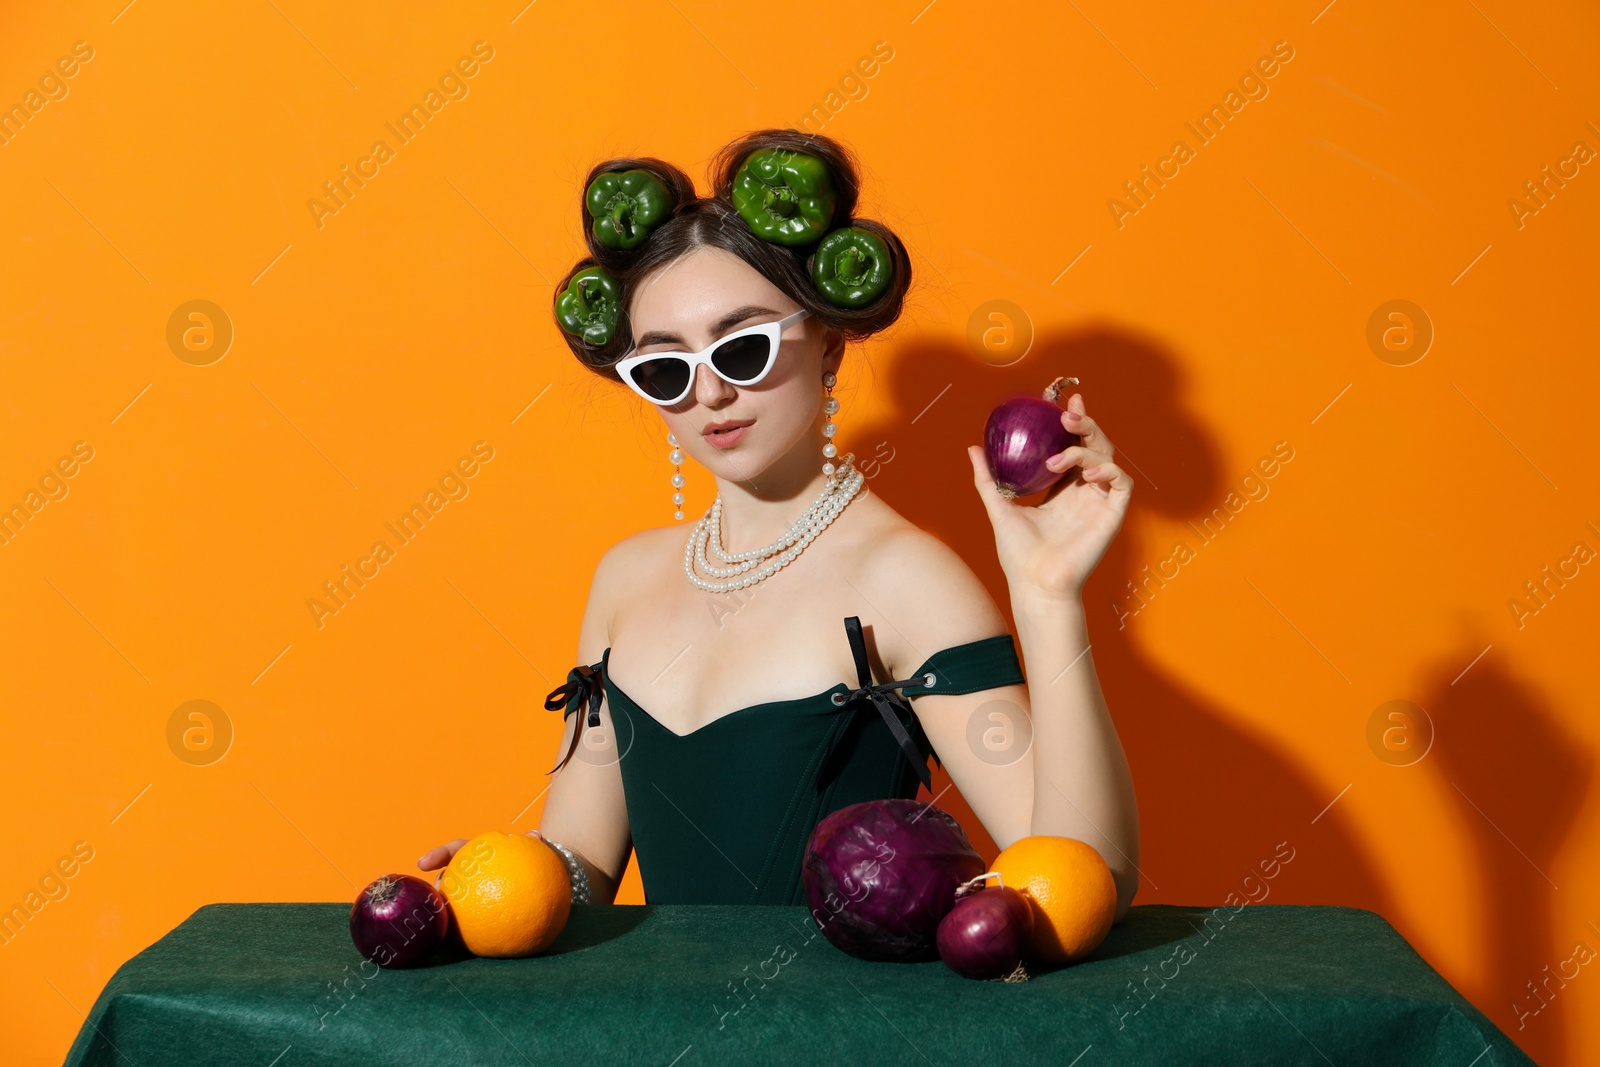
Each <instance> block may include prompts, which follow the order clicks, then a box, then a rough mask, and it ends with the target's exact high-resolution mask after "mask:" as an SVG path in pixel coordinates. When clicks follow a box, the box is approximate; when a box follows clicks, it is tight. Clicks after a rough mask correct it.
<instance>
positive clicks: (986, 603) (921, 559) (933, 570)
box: [857, 516, 1006, 671]
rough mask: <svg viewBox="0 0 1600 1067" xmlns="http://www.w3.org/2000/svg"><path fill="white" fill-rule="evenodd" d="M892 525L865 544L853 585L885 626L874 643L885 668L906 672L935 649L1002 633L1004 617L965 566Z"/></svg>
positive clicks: (951, 553)
mask: <svg viewBox="0 0 1600 1067" xmlns="http://www.w3.org/2000/svg"><path fill="white" fill-rule="evenodd" d="M895 518H896V520H897V521H894V522H889V523H885V524H883V525H882V528H881V529H879V530H878V531H877V532H876V534H875V536H874V537H873V538H871V541H870V545H869V546H868V547H867V548H866V550H865V551H864V552H863V554H862V557H861V567H860V575H861V576H860V578H858V579H857V581H858V582H859V583H860V584H861V589H862V592H863V593H864V594H865V595H866V596H868V597H870V598H871V603H872V604H873V605H875V606H876V607H877V608H878V609H879V610H880V611H881V612H883V613H884V615H885V620H884V621H885V622H887V623H889V624H890V625H889V626H887V627H885V628H883V630H882V631H881V632H880V633H879V636H878V642H879V653H880V655H882V656H884V658H885V659H886V661H887V665H888V666H890V667H891V668H892V669H895V670H897V671H900V670H912V669H915V668H916V667H917V666H919V665H920V664H921V663H922V662H923V661H924V660H925V659H927V657H928V656H930V655H932V654H933V653H934V652H936V651H938V650H940V649H944V648H949V647H951V646H953V645H960V644H965V643H967V642H969V641H977V640H980V639H982V638H985V637H992V636H994V635H995V634H999V633H1004V632H1006V621H1005V616H1004V615H1002V614H1001V612H1000V608H999V606H998V605H996V604H995V601H994V597H992V596H990V595H989V590H988V588H987V587H985V586H984V584H983V583H982V582H981V581H979V580H978V576H977V575H976V574H974V573H973V571H972V568H971V567H969V566H968V565H967V562H966V560H964V559H962V558H961V556H960V554H959V553H957V552H956V550H955V549H953V548H951V547H950V546H949V545H947V544H945V543H944V542H943V541H942V540H940V539H939V538H938V537H936V536H935V535H933V534H931V533H929V532H927V531H926V530H924V529H922V528H921V527H919V526H917V525H916V524H914V523H912V522H909V521H907V520H905V519H902V518H899V516H895Z"/></svg>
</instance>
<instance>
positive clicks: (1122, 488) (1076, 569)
mask: <svg viewBox="0 0 1600 1067" xmlns="http://www.w3.org/2000/svg"><path fill="white" fill-rule="evenodd" d="M1061 425H1063V426H1065V427H1066V428H1067V430H1068V431H1070V432H1071V433H1075V434H1077V435H1078V436H1079V437H1081V438H1082V443H1081V444H1077V445H1073V446H1072V447H1070V448H1068V449H1066V450H1065V451H1062V452H1059V453H1057V454H1056V455H1054V456H1051V457H1050V458H1049V459H1047V460H1046V461H1045V466H1047V467H1049V468H1050V469H1051V470H1053V471H1059V470H1066V469H1067V468H1069V467H1074V466H1081V467H1082V469H1081V470H1078V471H1076V472H1070V471H1069V472H1068V474H1067V475H1066V476H1065V477H1063V478H1062V479H1061V480H1060V481H1058V482H1056V484H1055V485H1053V486H1051V487H1050V489H1049V490H1048V492H1047V493H1046V495H1045V498H1044V500H1043V501H1042V502H1041V503H1039V504H1038V505H1036V506H1033V507H1029V506H1027V505H1024V504H1018V503H1017V502H1016V501H1014V500H1007V499H1006V498H1005V497H1003V496H1001V495H1000V493H999V492H998V491H997V490H996V489H995V485H994V475H993V474H992V472H991V471H990V470H989V461H988V459H987V458H986V457H985V456H984V453H983V449H982V448H981V447H980V446H978V445H968V446H967V456H968V457H969V458H970V459H971V460H972V473H973V481H974V482H975V484H976V485H977V487H978V493H979V495H980V496H981V497H982V498H983V506H984V509H985V510H986V511H988V513H989V521H990V522H991V523H993V524H994V538H995V548H996V550H997V551H998V553H999V556H1000V567H1001V569H1002V570H1004V571H1005V574H1006V579H1007V581H1008V582H1009V583H1010V585H1011V591H1012V598H1013V600H1015V599H1016V598H1017V597H1018V596H1019V595H1020V596H1038V597H1039V598H1041V599H1042V600H1045V601H1053V600H1075V599H1077V598H1079V597H1080V596H1081V594H1082V592H1083V585H1084V583H1085V582H1086V581H1088V579H1089V573H1090V572H1091V571H1093V570H1094V568H1095V565H1096V564H1097V563H1099V562H1100V557H1101V556H1103V555H1105V551H1106V548H1107V546H1109V545H1110V544H1111V539H1112V538H1113V537H1115V536H1116V534H1117V530H1118V529H1119V528H1120V527H1121V526H1122V517H1123V516H1124V515H1125V514H1127V511H1128V500H1129V497H1130V495H1131V494H1132V492H1133V479H1132V478H1130V477H1128V475H1127V473H1126V472H1125V471H1123V469H1122V468H1121V467H1119V466H1117V465H1116V464H1115V463H1113V462H1112V461H1111V457H1112V455H1113V452H1114V450H1113V448H1112V444H1111V442H1110V440H1109V439H1107V437H1106V435H1105V431H1104V430H1102V429H1101V428H1100V425H1099V423H1097V422H1095V421H1094V420H1093V419H1091V418H1089V416H1088V413H1087V412H1086V411H1085V409H1084V406H1083V396H1082V394H1080V393H1073V394H1072V396H1071V397H1070V398H1068V400H1067V408H1066V410H1065V411H1064V412H1062V414H1061Z"/></svg>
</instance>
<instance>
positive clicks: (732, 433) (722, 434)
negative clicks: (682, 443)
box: [703, 424, 750, 448]
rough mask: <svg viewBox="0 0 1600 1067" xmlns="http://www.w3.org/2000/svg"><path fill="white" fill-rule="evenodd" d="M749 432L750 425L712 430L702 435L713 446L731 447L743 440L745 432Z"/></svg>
mask: <svg viewBox="0 0 1600 1067" xmlns="http://www.w3.org/2000/svg"><path fill="white" fill-rule="evenodd" d="M749 432H750V425H749V424H746V425H744V426H735V427H734V428H733V429H731V430H712V431H711V432H710V433H707V434H704V435H703V436H704V437H705V439H706V440H707V441H709V442H711V446H712V447H713V448H732V447H733V446H734V445H736V444H738V443H739V442H740V441H742V440H744V436H745V434H747V433H749Z"/></svg>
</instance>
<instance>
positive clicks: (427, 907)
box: [350, 874, 450, 967]
mask: <svg viewBox="0 0 1600 1067" xmlns="http://www.w3.org/2000/svg"><path fill="white" fill-rule="evenodd" d="M449 931H450V912H449V905H448V904H446V902H445V899H444V894H443V893H441V892H439V891H438V890H437V889H435V888H434V887H433V886H431V885H429V884H428V883H427V882H424V881H423V880H422V879H421V878H413V877H412V876H411V875H409V874H386V875H384V876H383V877H382V878H379V879H378V880H377V881H375V882H373V883H372V884H371V885H369V886H367V888H365V889H363V890H362V891H361V895H360V896H358V897H356V902H355V904H354V906H352V907H351V908H350V937H351V939H352V940H353V941H355V943H356V948H357V949H359V950H360V952H361V954H362V955H363V956H365V957H366V958H367V959H369V960H372V961H373V962H374V963H376V964H378V965H380V966H383V967H415V966H416V965H417V964H419V963H422V962H423V961H424V960H426V959H427V957H428V956H429V955H430V954H431V953H432V952H433V950H434V949H436V948H438V947H439V946H440V945H441V944H443V943H444V939H445V935H446V934H448V933H449Z"/></svg>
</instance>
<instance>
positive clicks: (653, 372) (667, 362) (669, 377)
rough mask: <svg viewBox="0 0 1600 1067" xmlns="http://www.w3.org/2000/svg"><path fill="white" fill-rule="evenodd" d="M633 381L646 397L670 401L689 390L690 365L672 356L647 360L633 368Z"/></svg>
mask: <svg viewBox="0 0 1600 1067" xmlns="http://www.w3.org/2000/svg"><path fill="white" fill-rule="evenodd" d="M633 381H634V384H636V385H637V386H638V387H639V388H640V389H641V390H643V391H644V393H645V395H647V396H649V397H652V398H653V399H656V400H661V401H668V400H671V399H673V398H674V397H676V396H678V395H680V394H682V393H683V391H684V390H685V389H686V388H688V385H689V363H688V361H687V360H683V359H676V358H673V357H670V356H662V357H661V358H660V359H647V360H645V361H644V362H643V363H640V364H639V365H638V366H636V367H634V368H633Z"/></svg>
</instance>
